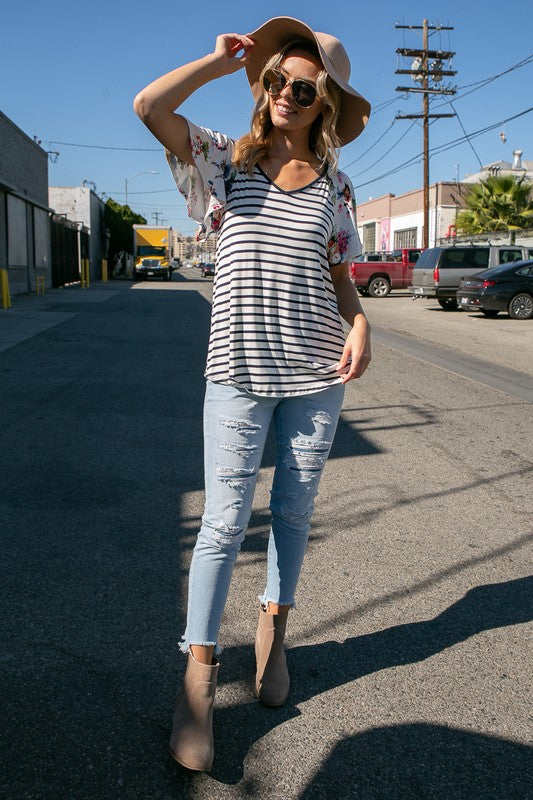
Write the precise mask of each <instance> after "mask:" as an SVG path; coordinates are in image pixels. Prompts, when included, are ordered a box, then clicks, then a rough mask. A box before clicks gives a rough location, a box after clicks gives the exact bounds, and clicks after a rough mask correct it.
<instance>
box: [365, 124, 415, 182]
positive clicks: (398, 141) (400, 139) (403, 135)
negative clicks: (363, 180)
mask: <svg viewBox="0 0 533 800" xmlns="http://www.w3.org/2000/svg"><path fill="white" fill-rule="evenodd" d="M414 125H416V122H413V123H412V124H411V125H409V127H408V128H406V129H405V131H404V132H403V133H402V135H401V136H400V137H399V139H397V140H396V141H395V142H394V144H393V145H391V147H389V149H388V150H386V151H385V152H384V153H383V155H382V156H380V158H378V159H377V161H374V163H373V164H370V166H369V167H367V168H366V169H363V170H361V172H356V173H355V175H354V176H353V177H354V178H356V177H357V176H358V175H364V173H365V172H368V170H369V169H372V167H375V166H376V164H379V162H380V161H381V160H382V159H383V158H385V156H388V154H389V153H390V152H391V150H394V148H395V147H396V146H397V145H399V144H400V142H401V141H402V139H404V138H405V137H406V136H407V134H408V133H409V131H410V130H411V128H412V127H413V126H414ZM356 160H357V159H356Z"/></svg>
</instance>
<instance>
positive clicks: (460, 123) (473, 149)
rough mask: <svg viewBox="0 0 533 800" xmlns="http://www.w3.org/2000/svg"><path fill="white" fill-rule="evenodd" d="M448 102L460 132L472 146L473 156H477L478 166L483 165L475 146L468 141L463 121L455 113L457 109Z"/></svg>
mask: <svg viewBox="0 0 533 800" xmlns="http://www.w3.org/2000/svg"><path fill="white" fill-rule="evenodd" d="M449 104H450V106H451V107H452V109H453V112H454V114H455V116H456V117H457V122H458V123H459V125H460V126H461V130H462V132H463V133H464V135H465V136H466V139H467V141H468V144H469V145H470V147H471V148H472V152H473V153H474V155H475V157H476V158H477V160H478V163H479V166H480V167H483V164H482V162H481V159H480V157H479V155H478V152H477V150H476V148H475V147H474V145H473V144H472V142H471V141H470V137H469V135H468V133H467V132H466V131H465V127H464V125H463V123H462V122H461V117H460V116H459V114H458V113H457V109H456V108H455V106H454V104H453V103H452V101H451V100H450V101H449Z"/></svg>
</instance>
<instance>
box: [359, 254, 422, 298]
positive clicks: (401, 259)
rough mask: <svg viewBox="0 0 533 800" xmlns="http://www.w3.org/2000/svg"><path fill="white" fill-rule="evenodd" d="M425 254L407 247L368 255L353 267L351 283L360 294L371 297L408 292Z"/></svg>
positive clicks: (360, 258)
mask: <svg viewBox="0 0 533 800" xmlns="http://www.w3.org/2000/svg"><path fill="white" fill-rule="evenodd" d="M422 252H423V248H420V247H404V248H402V249H401V250H394V251H393V252H391V253H366V254H365V255H364V256H359V258H357V259H356V260H355V261H353V262H352V263H351V264H350V275H351V278H352V281H353V283H354V285H355V286H356V287H357V289H358V290H359V292H360V293H361V294H363V295H370V296H371V297H386V296H387V295H388V293H389V292H390V290H391V289H407V287H408V286H411V283H412V278H413V267H414V265H415V263H416V261H417V260H418V257H419V256H420V253H422Z"/></svg>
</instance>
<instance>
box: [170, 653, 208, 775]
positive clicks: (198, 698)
mask: <svg viewBox="0 0 533 800" xmlns="http://www.w3.org/2000/svg"><path fill="white" fill-rule="evenodd" d="M187 658H188V660H187V669H186V671H185V677H184V679H183V685H182V687H181V689H180V692H179V694H178V699H177V703H176V711H175V714H174V722H173V725H172V733H171V735H170V743H169V748H170V755H171V756H172V757H173V758H175V759H176V761H177V762H178V763H179V764H181V765H182V766H184V767H187V769H194V770H198V771H200V772H203V771H206V770H209V769H211V766H212V764H213V757H214V753H215V748H214V743H213V704H214V700H215V691H216V688H217V675H218V662H215V663H214V664H211V665H208V664H201V663H200V662H199V661H196V659H195V658H193V656H192V655H191V654H190V653H189V655H188V657H187Z"/></svg>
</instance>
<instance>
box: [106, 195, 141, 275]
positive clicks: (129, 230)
mask: <svg viewBox="0 0 533 800" xmlns="http://www.w3.org/2000/svg"><path fill="white" fill-rule="evenodd" d="M104 223H105V226H106V228H107V230H108V231H109V250H108V254H107V260H108V263H109V265H110V269H112V268H113V265H114V264H115V261H116V259H117V256H118V255H119V254H120V253H122V252H126V253H133V225H146V220H145V218H144V217H142V216H141V215H140V214H135V213H134V212H133V211H132V210H131V208H130V207H129V206H121V205H120V203H117V202H115V200H112V199H111V198H109V199H108V201H107V202H106V204H105V210H104Z"/></svg>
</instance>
